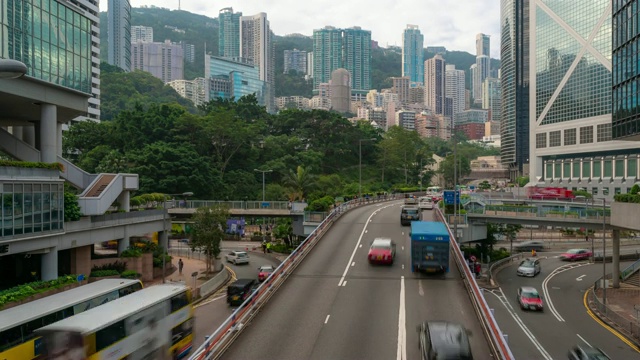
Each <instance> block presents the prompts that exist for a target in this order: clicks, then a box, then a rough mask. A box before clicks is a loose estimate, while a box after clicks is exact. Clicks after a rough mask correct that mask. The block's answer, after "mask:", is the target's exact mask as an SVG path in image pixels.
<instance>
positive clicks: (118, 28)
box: [107, 0, 131, 71]
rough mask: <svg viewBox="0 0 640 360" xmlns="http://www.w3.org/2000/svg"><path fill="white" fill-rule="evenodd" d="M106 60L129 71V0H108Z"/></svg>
mask: <svg viewBox="0 0 640 360" xmlns="http://www.w3.org/2000/svg"><path fill="white" fill-rule="evenodd" d="M108 5H109V7H108V11H107V23H108V24H107V39H108V42H109V46H108V47H107V49H108V56H107V61H108V63H109V64H111V65H114V66H117V67H119V68H121V69H122V70H124V71H131V3H130V2H129V0H108Z"/></svg>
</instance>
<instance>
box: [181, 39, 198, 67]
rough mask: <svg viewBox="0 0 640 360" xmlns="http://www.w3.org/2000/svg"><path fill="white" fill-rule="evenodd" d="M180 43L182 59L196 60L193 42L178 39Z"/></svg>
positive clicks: (189, 61) (190, 61)
mask: <svg viewBox="0 0 640 360" xmlns="http://www.w3.org/2000/svg"><path fill="white" fill-rule="evenodd" d="M180 45H181V46H182V52H183V53H184V61H185V62H188V63H193V62H194V61H196V46H195V45H193V44H187V43H186V42H184V41H180Z"/></svg>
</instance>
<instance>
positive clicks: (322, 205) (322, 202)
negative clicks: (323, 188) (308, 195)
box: [306, 196, 334, 211]
mask: <svg viewBox="0 0 640 360" xmlns="http://www.w3.org/2000/svg"><path fill="white" fill-rule="evenodd" d="M333 203H334V199H333V197H331V196H325V197H323V198H320V199H317V200H314V201H312V202H311V204H309V206H307V209H306V210H308V211H329V209H330V208H331V206H332V205H333Z"/></svg>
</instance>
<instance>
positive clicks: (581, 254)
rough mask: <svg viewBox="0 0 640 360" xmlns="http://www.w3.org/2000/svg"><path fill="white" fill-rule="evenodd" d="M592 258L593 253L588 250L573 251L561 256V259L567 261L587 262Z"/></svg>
mask: <svg viewBox="0 0 640 360" xmlns="http://www.w3.org/2000/svg"><path fill="white" fill-rule="evenodd" d="M590 257H591V251H589V250H586V249H571V250H568V251H567V252H566V253H563V254H560V259H562V260H566V261H578V260H587V259H589V258H590Z"/></svg>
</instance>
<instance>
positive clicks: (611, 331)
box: [583, 289, 640, 353]
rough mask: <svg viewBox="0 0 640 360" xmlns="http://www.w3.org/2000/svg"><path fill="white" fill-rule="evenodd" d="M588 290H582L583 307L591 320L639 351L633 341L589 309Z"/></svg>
mask: <svg viewBox="0 0 640 360" xmlns="http://www.w3.org/2000/svg"><path fill="white" fill-rule="evenodd" d="M589 291H591V289H588V290H587V291H585V292H584V298H583V302H584V307H585V308H586V309H587V314H589V316H591V318H592V319H593V320H595V321H596V322H597V323H598V324H600V326H602V327H603V328H605V329H607V330H609V332H610V333H612V334H613V335H615V337H617V338H618V339H620V340H622V342H623V343H625V344H627V345H629V347H630V348H632V349H633V350H635V351H637V352H639V353H640V348H639V347H638V346H636V345H635V344H634V343H633V342H631V341H630V340H629V339H627V337H626V336H624V335H622V334H620V333H619V332H618V331H617V330H615V329H614V328H612V327H611V326H609V325H607V324H605V323H604V322H603V321H602V320H600V318H599V317H597V316H596V315H595V314H594V313H593V312H592V311H591V309H590V308H589V305H588V304H587V296H588V295H589Z"/></svg>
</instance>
